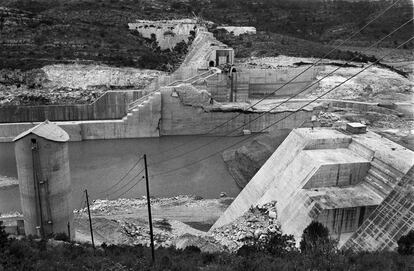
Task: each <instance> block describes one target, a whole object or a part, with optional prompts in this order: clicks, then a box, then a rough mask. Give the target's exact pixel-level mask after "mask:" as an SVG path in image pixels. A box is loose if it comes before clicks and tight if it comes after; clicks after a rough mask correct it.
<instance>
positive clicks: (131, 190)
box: [0, 136, 253, 212]
mask: <svg viewBox="0 0 414 271" xmlns="http://www.w3.org/2000/svg"><path fill="white" fill-rule="evenodd" d="M216 139H217V140H216ZM240 139H241V138H240V137H220V138H217V137H203V136H166V137H160V138H139V139H121V140H90V141H81V142H69V157H70V168H71V179H72V197H73V205H74V206H73V207H74V208H79V206H81V204H82V201H83V199H84V193H83V191H84V190H85V189H88V192H89V194H90V196H91V198H92V199H96V198H109V199H115V198H119V197H123V198H136V197H142V196H143V195H145V193H146V192H145V181H144V180H143V178H142V176H144V174H143V173H144V172H141V173H140V174H138V173H139V172H140V170H141V169H142V168H143V161H140V163H139V165H138V166H137V167H136V168H134V169H133V170H131V172H130V173H129V174H128V175H127V176H126V177H125V178H124V179H123V180H122V181H121V182H120V183H119V184H118V185H116V186H114V187H112V186H113V185H114V184H115V183H117V182H118V181H119V180H120V179H121V178H122V177H123V176H124V175H125V173H126V172H128V171H129V170H130V169H131V167H132V166H133V165H134V164H135V163H136V162H137V161H138V159H139V158H140V157H141V156H142V155H143V154H144V153H145V154H147V157H148V164H149V176H150V190H151V195H152V196H154V197H171V196H176V195H183V194H189V195H199V196H201V197H203V198H218V197H219V196H220V193H221V192H225V193H226V194H227V195H228V196H236V195H237V194H238V193H239V192H240V189H239V188H238V186H237V185H236V183H235V182H234V180H233V178H232V177H231V176H230V174H229V173H228V171H227V168H226V165H225V164H224V161H223V159H222V156H221V152H219V153H218V154H215V155H214V156H212V157H210V158H208V159H205V160H204V161H201V162H199V163H194V162H195V161H197V160H199V159H201V158H203V157H207V156H209V155H211V154H213V153H215V152H217V151H219V150H221V149H224V148H225V147H227V146H230V145H232V144H234V143H235V142H237V141H239V140H240ZM213 140H214V143H212V144H211V145H208V146H206V147H203V148H201V149H198V150H196V151H194V152H190V153H186V152H189V151H191V150H192V149H194V148H197V147H199V146H201V145H204V144H206V143H208V142H210V141H213ZM251 140H253V138H250V139H249V140H246V141H244V142H243V143H241V144H246V143H247V142H249V141H251ZM176 146H178V147H176ZM175 147H176V148H175ZM182 153H186V154H185V155H182V156H179V155H180V154H182ZM175 156H179V157H176V158H173V157H175ZM169 158H171V159H169ZM161 160H168V161H166V162H159V161H161ZM191 163H194V164H193V165H189V166H187V165H188V164H191ZM177 168H180V169H179V170H176V171H171V172H169V173H168V174H165V175H157V174H159V173H163V172H165V171H170V170H174V169H177ZM0 175H3V176H13V177H17V169H16V162H15V156H14V144H13V143H0ZM135 175H138V176H136V177H135ZM152 175H155V176H152ZM140 180H141V181H140ZM138 181H140V182H139V183H138ZM137 183H138V184H137ZM135 184H136V185H135ZM134 185H135V186H134ZM111 187H112V188H111ZM108 189H109V191H106V190H108ZM100 192H102V193H100ZM19 210H20V198H19V191H18V188H12V189H7V190H0V212H10V211H19Z"/></svg>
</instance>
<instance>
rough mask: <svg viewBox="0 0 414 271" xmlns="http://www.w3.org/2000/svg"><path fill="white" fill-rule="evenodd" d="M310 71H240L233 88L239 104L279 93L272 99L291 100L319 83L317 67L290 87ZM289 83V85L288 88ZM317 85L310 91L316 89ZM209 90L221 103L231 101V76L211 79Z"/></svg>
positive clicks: (208, 84)
mask: <svg viewBox="0 0 414 271" xmlns="http://www.w3.org/2000/svg"><path fill="white" fill-rule="evenodd" d="M305 69H306V68H303V67H300V68H293V67H290V68H289V67H287V68H281V69H273V70H263V69H239V68H237V67H236V71H237V72H235V73H234V75H233V89H234V93H235V94H234V95H235V97H236V101H238V102H244V101H248V100H249V98H262V97H264V96H267V95H269V94H270V93H272V92H274V91H275V90H277V91H276V92H275V93H274V94H273V95H270V96H269V97H276V98H280V97H288V96H292V95H294V94H298V93H299V92H301V91H302V90H303V89H305V88H306V87H308V86H309V85H311V84H312V83H313V82H315V81H316V74H317V68H312V69H309V70H308V71H306V72H304V74H302V75H301V76H300V77H299V78H297V79H295V80H293V82H291V83H289V84H286V83H287V82H289V80H292V79H293V78H294V77H295V76H296V75H298V74H299V73H301V72H302V71H304V70H305ZM285 84H286V85H285ZM317 86H318V84H315V85H313V86H311V87H310V88H309V90H312V89H314V88H316V87H317ZM207 88H208V90H209V92H210V93H211V94H212V96H213V98H214V99H216V100H217V101H219V102H228V101H229V95H230V89H231V79H230V77H229V75H228V74H220V75H218V76H216V77H212V78H210V79H209V80H207Z"/></svg>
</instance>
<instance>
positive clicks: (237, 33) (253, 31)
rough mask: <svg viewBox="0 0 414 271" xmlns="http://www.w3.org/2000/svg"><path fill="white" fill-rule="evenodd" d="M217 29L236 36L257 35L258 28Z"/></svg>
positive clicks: (229, 27) (234, 27) (227, 27)
mask: <svg viewBox="0 0 414 271" xmlns="http://www.w3.org/2000/svg"><path fill="white" fill-rule="evenodd" d="M217 29H224V30H226V31H227V32H229V33H233V35H235V36H240V35H242V34H248V35H254V34H256V27H254V26H219V27H217Z"/></svg>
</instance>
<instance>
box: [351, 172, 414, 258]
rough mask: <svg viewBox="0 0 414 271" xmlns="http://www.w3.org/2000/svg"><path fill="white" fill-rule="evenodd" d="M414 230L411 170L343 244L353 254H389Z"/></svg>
mask: <svg viewBox="0 0 414 271" xmlns="http://www.w3.org/2000/svg"><path fill="white" fill-rule="evenodd" d="M413 227H414V167H411V169H410V170H409V171H408V172H407V174H406V175H405V176H404V177H403V178H402V180H401V181H400V183H399V184H398V185H397V186H396V187H395V188H394V189H393V191H392V192H391V193H390V194H389V196H388V197H387V198H386V199H385V200H384V201H383V202H382V203H381V204H380V205H379V206H378V208H376V209H375V210H374V211H373V212H372V214H371V215H370V216H369V217H368V219H366V220H365V222H364V223H363V224H362V226H361V227H359V228H358V230H357V231H356V232H355V233H354V234H353V235H352V236H351V237H350V238H349V240H348V241H347V242H346V243H345V244H344V246H343V248H344V249H352V250H354V251H375V250H390V249H394V248H395V247H396V246H397V241H398V239H400V238H401V236H403V235H405V234H407V233H408V232H409V231H410V230H412V229H413Z"/></svg>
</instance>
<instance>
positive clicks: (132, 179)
mask: <svg viewBox="0 0 414 271" xmlns="http://www.w3.org/2000/svg"><path fill="white" fill-rule="evenodd" d="M143 171H144V168H142V169H141V170H140V171H139V172H138V173H137V174H136V175H135V176H134V177H132V178H131V179H130V180H129V181H128V182H127V183H126V184H124V185H123V186H121V187H120V188H118V189H117V190H115V191H114V192H112V195H113V194H115V193H117V192H118V191H120V190H122V189H123V188H125V187H126V186H128V185H129V184H130V183H132V181H134V179H135V178H136V177H137V176H138V175H140V174H141V173H142V172H143Z"/></svg>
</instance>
